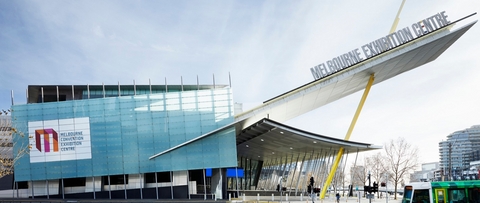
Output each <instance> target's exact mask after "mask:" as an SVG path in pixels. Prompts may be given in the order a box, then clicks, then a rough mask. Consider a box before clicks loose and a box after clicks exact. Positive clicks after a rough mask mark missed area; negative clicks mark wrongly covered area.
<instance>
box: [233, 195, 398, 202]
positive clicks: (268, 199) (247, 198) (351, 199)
mask: <svg viewBox="0 0 480 203" xmlns="http://www.w3.org/2000/svg"><path fill="white" fill-rule="evenodd" d="M258 199H259V200H260V201H257V196H245V201H243V197H242V196H241V197H240V200H236V199H232V202H237V203H240V202H248V203H256V202H258V203H267V202H268V203H274V202H288V203H313V202H312V199H311V198H310V197H303V198H301V197H299V196H290V197H288V200H287V198H286V197H285V196H283V197H282V198H280V197H278V196H277V197H273V201H272V197H270V196H259V198H258ZM301 199H302V200H301ZM401 202H402V199H401V198H399V197H397V200H393V198H391V199H389V200H388V203H401ZM315 203H336V201H335V199H334V198H333V197H332V198H331V199H329V198H328V197H327V198H325V199H323V200H319V199H318V198H317V199H316V200H315ZM340 203H358V198H355V197H349V198H345V197H342V198H340ZM360 203H369V200H368V199H365V198H362V199H360ZM372 203H386V199H374V200H372Z"/></svg>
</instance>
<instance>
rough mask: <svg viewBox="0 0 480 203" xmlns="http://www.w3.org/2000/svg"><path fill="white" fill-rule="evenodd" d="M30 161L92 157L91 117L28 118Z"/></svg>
mask: <svg viewBox="0 0 480 203" xmlns="http://www.w3.org/2000/svg"><path fill="white" fill-rule="evenodd" d="M28 134H29V141H30V163H38V162H53V161H68V160H80V159H91V158H92V147H91V144H90V119H89V118H88V117H82V118H70V119H57V120H46V121H33V122H28Z"/></svg>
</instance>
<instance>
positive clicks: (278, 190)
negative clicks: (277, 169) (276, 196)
mask: <svg viewBox="0 0 480 203" xmlns="http://www.w3.org/2000/svg"><path fill="white" fill-rule="evenodd" d="M277 192H280V184H278V185H277Z"/></svg>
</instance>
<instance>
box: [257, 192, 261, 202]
mask: <svg viewBox="0 0 480 203" xmlns="http://www.w3.org/2000/svg"><path fill="white" fill-rule="evenodd" d="M257 201H260V193H257Z"/></svg>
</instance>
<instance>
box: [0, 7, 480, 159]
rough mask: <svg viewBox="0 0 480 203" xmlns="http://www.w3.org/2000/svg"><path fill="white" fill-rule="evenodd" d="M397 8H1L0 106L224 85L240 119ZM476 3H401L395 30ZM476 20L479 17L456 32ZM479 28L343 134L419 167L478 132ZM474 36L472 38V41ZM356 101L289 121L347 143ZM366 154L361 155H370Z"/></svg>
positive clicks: (377, 33)
mask: <svg viewBox="0 0 480 203" xmlns="http://www.w3.org/2000/svg"><path fill="white" fill-rule="evenodd" d="M400 4H401V0H396V1H380V0H364V1H355V0H345V1H341V0H340V1H338V0H337V1H333V0H332V1H314V0H310V1H307V0H298V1H292V0H285V1H283V0H273V1H260V0H258V1H257V0H255V1H253V0H251V1H244V0H241V1H229V0H221V1H218V0H217V1H202V0H199V1H7V0H0V70H1V78H2V79H1V80H0V109H8V108H10V105H11V97H10V91H11V90H13V92H14V102H15V103H25V102H26V98H25V90H26V89H27V87H28V85H71V84H74V85H86V84H91V85H100V84H102V82H104V83H105V84H117V82H120V84H133V80H135V81H136V84H148V81H149V79H151V81H152V84H164V80H165V78H167V80H168V84H180V78H181V77H183V81H184V82H183V83H184V84H196V77H197V75H198V77H199V79H200V83H201V84H212V83H213V75H215V83H216V84H229V74H230V75H231V78H232V81H231V82H232V88H233V91H234V101H235V102H238V103H243V104H244V111H245V110H248V109H249V108H253V107H255V106H256V105H260V104H261V103H262V102H263V101H266V100H268V99H270V98H273V97H275V96H277V95H280V94H282V93H284V92H286V91H289V90H291V89H294V88H296V87H298V86H301V85H303V84H306V83H309V82H311V81H313V76H312V74H311V73H310V68H311V67H313V66H315V65H318V64H320V63H322V62H324V61H327V60H329V59H331V58H333V57H335V56H338V55H339V54H343V53H346V52H348V51H350V50H352V49H354V48H358V47H360V46H361V45H363V44H365V43H368V42H371V41H373V40H376V39H378V38H379V37H382V36H385V35H386V34H388V32H389V30H390V28H391V26H392V24H393V21H394V19H395V16H396V14H397V11H398V8H399V7H400ZM479 8H480V1H475V0H470V1H467V0H465V1H464V0H462V1H447V0H437V1H433V0H427V1H410V0H407V1H406V3H405V6H404V7H403V10H402V13H401V14H400V21H399V24H398V27H397V28H398V29H399V28H403V27H407V26H411V24H412V23H415V22H418V21H420V20H422V19H424V18H427V17H430V16H432V15H434V14H436V13H438V12H441V11H446V14H447V15H448V18H449V19H450V20H451V21H455V20H457V19H460V18H462V17H464V16H467V15H469V14H472V13H475V12H477V11H478V10H479ZM477 19H478V15H475V16H473V17H470V18H469V19H467V20H464V22H462V23H459V24H458V25H456V26H455V27H454V28H453V29H457V28H459V27H460V26H462V25H464V24H465V23H468V22H472V21H474V20H477ZM479 26H480V25H475V26H474V27H472V28H471V29H470V31H468V32H467V33H466V34H465V35H464V36H463V37H461V38H460V39H459V40H458V41H457V42H456V43H455V44H453V45H452V46H451V48H449V49H448V50H447V51H446V52H445V53H444V54H443V55H441V56H440V57H439V58H438V59H437V60H435V61H433V62H431V63H428V64H426V65H424V66H421V67H419V68H416V69H414V70H412V71H409V72H406V73H404V74H401V75H399V76H397V77H395V78H392V79H390V80H387V81H384V82H382V83H379V84H377V85H374V86H373V87H372V89H371V90H370V94H369V96H368V98H367V101H366V103H365V106H364V107H363V111H362V113H361V114H360V118H359V120H358V122H357V124H356V126H355V129H354V131H353V134H352V136H351V140H352V141H359V142H365V143H372V144H375V145H383V144H384V143H386V142H388V141H389V140H391V139H397V138H398V137H404V138H405V139H407V140H408V141H409V142H411V143H412V145H414V146H416V147H418V148H419V151H420V154H419V156H420V162H422V163H428V162H436V161H439V158H438V157H439V156H438V154H439V153H438V150H439V149H438V143H439V142H440V141H442V140H445V139H446V136H447V135H449V134H450V133H453V132H454V131H457V130H463V129H465V128H469V127H471V126H472V125H478V124H480V119H479V118H480V94H479V93H480V66H479V65H480V57H479V48H480V46H479V45H480V40H479V39H478V36H480V28H479ZM475 36H477V37H475ZM361 95H362V92H357V93H355V94H352V95H350V96H347V97H345V98H343V99H340V100H338V101H335V102H333V103H331V104H328V105H326V106H323V107H320V108H318V109H316V110H314V111H311V112H309V113H307V114H304V115H301V116H299V117H297V118H294V119H292V120H289V121H287V122H286V124H288V125H292V126H294V127H297V128H301V129H304V130H307V131H311V132H314V133H318V134H322V135H327V136H331V137H336V138H344V137H345V134H346V132H347V130H348V127H349V125H350V122H351V120H352V118H353V114H354V112H355V110H356V108H357V105H358V102H359V101H360V98H361ZM367 155H368V154H364V156H367Z"/></svg>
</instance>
